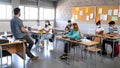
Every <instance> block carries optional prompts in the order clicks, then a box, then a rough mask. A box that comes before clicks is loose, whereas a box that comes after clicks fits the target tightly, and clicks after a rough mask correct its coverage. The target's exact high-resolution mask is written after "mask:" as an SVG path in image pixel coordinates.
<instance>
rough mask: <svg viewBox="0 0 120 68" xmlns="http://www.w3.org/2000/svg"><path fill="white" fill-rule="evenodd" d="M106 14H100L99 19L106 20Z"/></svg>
mask: <svg viewBox="0 0 120 68" xmlns="http://www.w3.org/2000/svg"><path fill="white" fill-rule="evenodd" d="M107 17H108V16H107V14H101V15H100V20H107Z"/></svg>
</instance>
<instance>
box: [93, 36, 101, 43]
mask: <svg viewBox="0 0 120 68" xmlns="http://www.w3.org/2000/svg"><path fill="white" fill-rule="evenodd" d="M93 41H95V42H99V43H101V38H99V37H94V38H93Z"/></svg>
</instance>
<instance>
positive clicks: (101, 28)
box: [95, 26, 104, 32]
mask: <svg viewBox="0 0 120 68" xmlns="http://www.w3.org/2000/svg"><path fill="white" fill-rule="evenodd" d="M95 31H96V32H100V31H104V28H103V27H101V26H100V27H96V29H95Z"/></svg>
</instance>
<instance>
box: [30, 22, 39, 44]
mask: <svg viewBox="0 0 120 68" xmlns="http://www.w3.org/2000/svg"><path fill="white" fill-rule="evenodd" d="M32 28H34V29H36V30H41V26H40V21H39V20H37V24H35V25H34V26H33V27H32ZM32 37H33V38H34V39H35V44H37V43H38V39H39V38H38V34H35V33H33V34H32Z"/></svg>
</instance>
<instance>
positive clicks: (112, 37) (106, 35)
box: [83, 33, 120, 40]
mask: <svg viewBox="0 0 120 68" xmlns="http://www.w3.org/2000/svg"><path fill="white" fill-rule="evenodd" d="M83 34H85V35H89V36H93V37H100V38H108V39H113V40H116V39H120V35H117V36H111V35H110V34H101V35H98V34H87V33H83Z"/></svg>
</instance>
